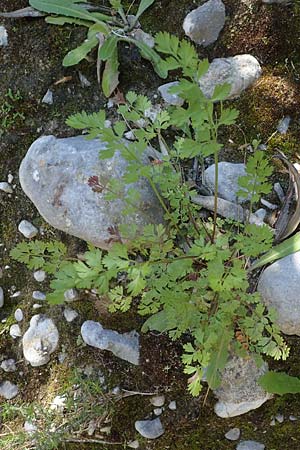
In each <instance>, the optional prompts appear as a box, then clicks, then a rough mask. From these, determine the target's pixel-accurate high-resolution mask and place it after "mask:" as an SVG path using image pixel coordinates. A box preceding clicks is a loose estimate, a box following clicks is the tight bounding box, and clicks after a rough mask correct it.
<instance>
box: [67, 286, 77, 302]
mask: <svg viewBox="0 0 300 450" xmlns="http://www.w3.org/2000/svg"><path fill="white" fill-rule="evenodd" d="M64 297H65V301H66V302H75V301H76V300H78V297H79V296H78V292H77V291H76V289H74V288H72V289H68V290H67V291H65V293H64Z"/></svg>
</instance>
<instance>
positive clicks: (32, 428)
mask: <svg viewBox="0 0 300 450" xmlns="http://www.w3.org/2000/svg"><path fill="white" fill-rule="evenodd" d="M37 429H38V428H37V426H36V425H35V424H34V423H32V422H29V420H26V421H25V423H24V430H25V431H26V433H34V432H35V431H37Z"/></svg>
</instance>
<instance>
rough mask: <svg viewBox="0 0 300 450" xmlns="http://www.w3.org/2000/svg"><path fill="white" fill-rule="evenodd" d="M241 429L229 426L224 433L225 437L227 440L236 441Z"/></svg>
mask: <svg viewBox="0 0 300 450" xmlns="http://www.w3.org/2000/svg"><path fill="white" fill-rule="evenodd" d="M240 435H241V430H240V429H239V428H231V429H230V430H229V431H227V433H226V434H225V437H226V439H228V440H229V441H237V440H238V439H239V438H240Z"/></svg>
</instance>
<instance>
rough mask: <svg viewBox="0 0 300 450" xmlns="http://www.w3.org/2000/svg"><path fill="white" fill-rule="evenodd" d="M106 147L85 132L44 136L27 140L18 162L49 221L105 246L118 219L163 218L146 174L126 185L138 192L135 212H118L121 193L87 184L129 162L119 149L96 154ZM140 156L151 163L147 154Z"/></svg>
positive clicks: (141, 221)
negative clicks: (111, 195)
mask: <svg viewBox="0 0 300 450" xmlns="http://www.w3.org/2000/svg"><path fill="white" fill-rule="evenodd" d="M105 148H106V144H105V143H103V142H101V141H99V140H97V139H93V140H86V139H85V138H84V137H83V136H77V137H72V138H65V139H57V138H56V137H54V136H43V137H41V138H39V139H37V140H36V141H35V142H34V143H33V144H32V145H31V147H30V149H29V150H28V152H27V155H26V156H25V158H24V159H23V161H22V163H21V167H20V182H21V186H22V188H23V190H24V192H25V193H26V194H27V195H28V197H29V198H30V199H31V200H32V202H33V203H34V204H35V206H36V207H37V209H38V210H39V212H40V214H41V215H42V216H43V217H44V219H45V220H46V221H47V222H48V223H50V224H51V225H52V226H54V227H55V228H58V229H59V230H62V231H65V232H66V233H69V234H72V235H74V236H77V237H79V238H81V239H84V240H85V241H88V242H90V243H92V244H94V245H96V246H98V247H102V248H108V247H109V244H110V242H111V237H112V235H111V232H110V230H111V229H113V228H114V227H117V226H119V225H120V224H123V223H126V224H128V225H130V224H136V225H137V226H138V227H141V226H143V225H145V224H148V223H161V222H162V221H163V211H162V209H161V206H160V205H159V202H158V200H157V199H156V197H155V194H154V193H153V191H152V189H151V187H150V185H149V184H148V182H147V181H146V180H145V179H141V180H139V181H138V182H137V183H134V184H131V185H127V186H126V188H125V190H126V191H127V190H128V189H129V188H130V187H131V188H135V189H137V190H138V191H139V192H140V194H141V198H140V201H139V204H138V212H136V213H135V214H132V215H128V214H127V215H123V214H122V210H123V209H124V207H125V200H124V199H123V198H122V196H121V197H120V199H118V200H113V201H106V200H105V199H104V196H105V193H103V192H102V193H99V192H94V191H93V190H92V188H91V187H90V186H89V184H88V180H89V178H90V177H91V176H98V177H99V179H100V181H101V182H102V183H104V184H105V182H107V181H108V180H110V179H111V178H120V177H122V176H123V175H124V173H125V172H126V167H127V162H126V161H125V160H124V159H123V158H122V157H121V156H120V154H119V153H118V152H117V153H115V155H114V157H112V158H110V159H106V160H100V159H99V152H101V151H102V150H104V149H105ZM153 152H154V151H152V150H150V149H149V151H148V153H147V155H150V154H152V155H155V156H157V154H155V153H153ZM143 161H144V162H145V163H149V159H148V157H147V156H146V155H144V159H143Z"/></svg>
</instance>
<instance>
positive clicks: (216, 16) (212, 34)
mask: <svg viewBox="0 0 300 450" xmlns="http://www.w3.org/2000/svg"><path fill="white" fill-rule="evenodd" d="M224 25H225V6H224V3H223V2H222V1H221V0H209V1H207V2H206V3H204V4H203V5H201V6H199V7H198V8H197V9H194V10H193V11H191V12H190V13H189V14H188V15H187V16H186V18H185V19H184V22H183V29H184V32H185V34H186V35H187V36H188V37H189V38H190V39H191V40H192V41H194V42H196V43H197V44H200V45H203V46H204V47H207V46H208V45H210V44H212V43H214V42H215V41H216V40H217V39H218V36H219V34H220V32H221V30H222V29H223V27H224Z"/></svg>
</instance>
